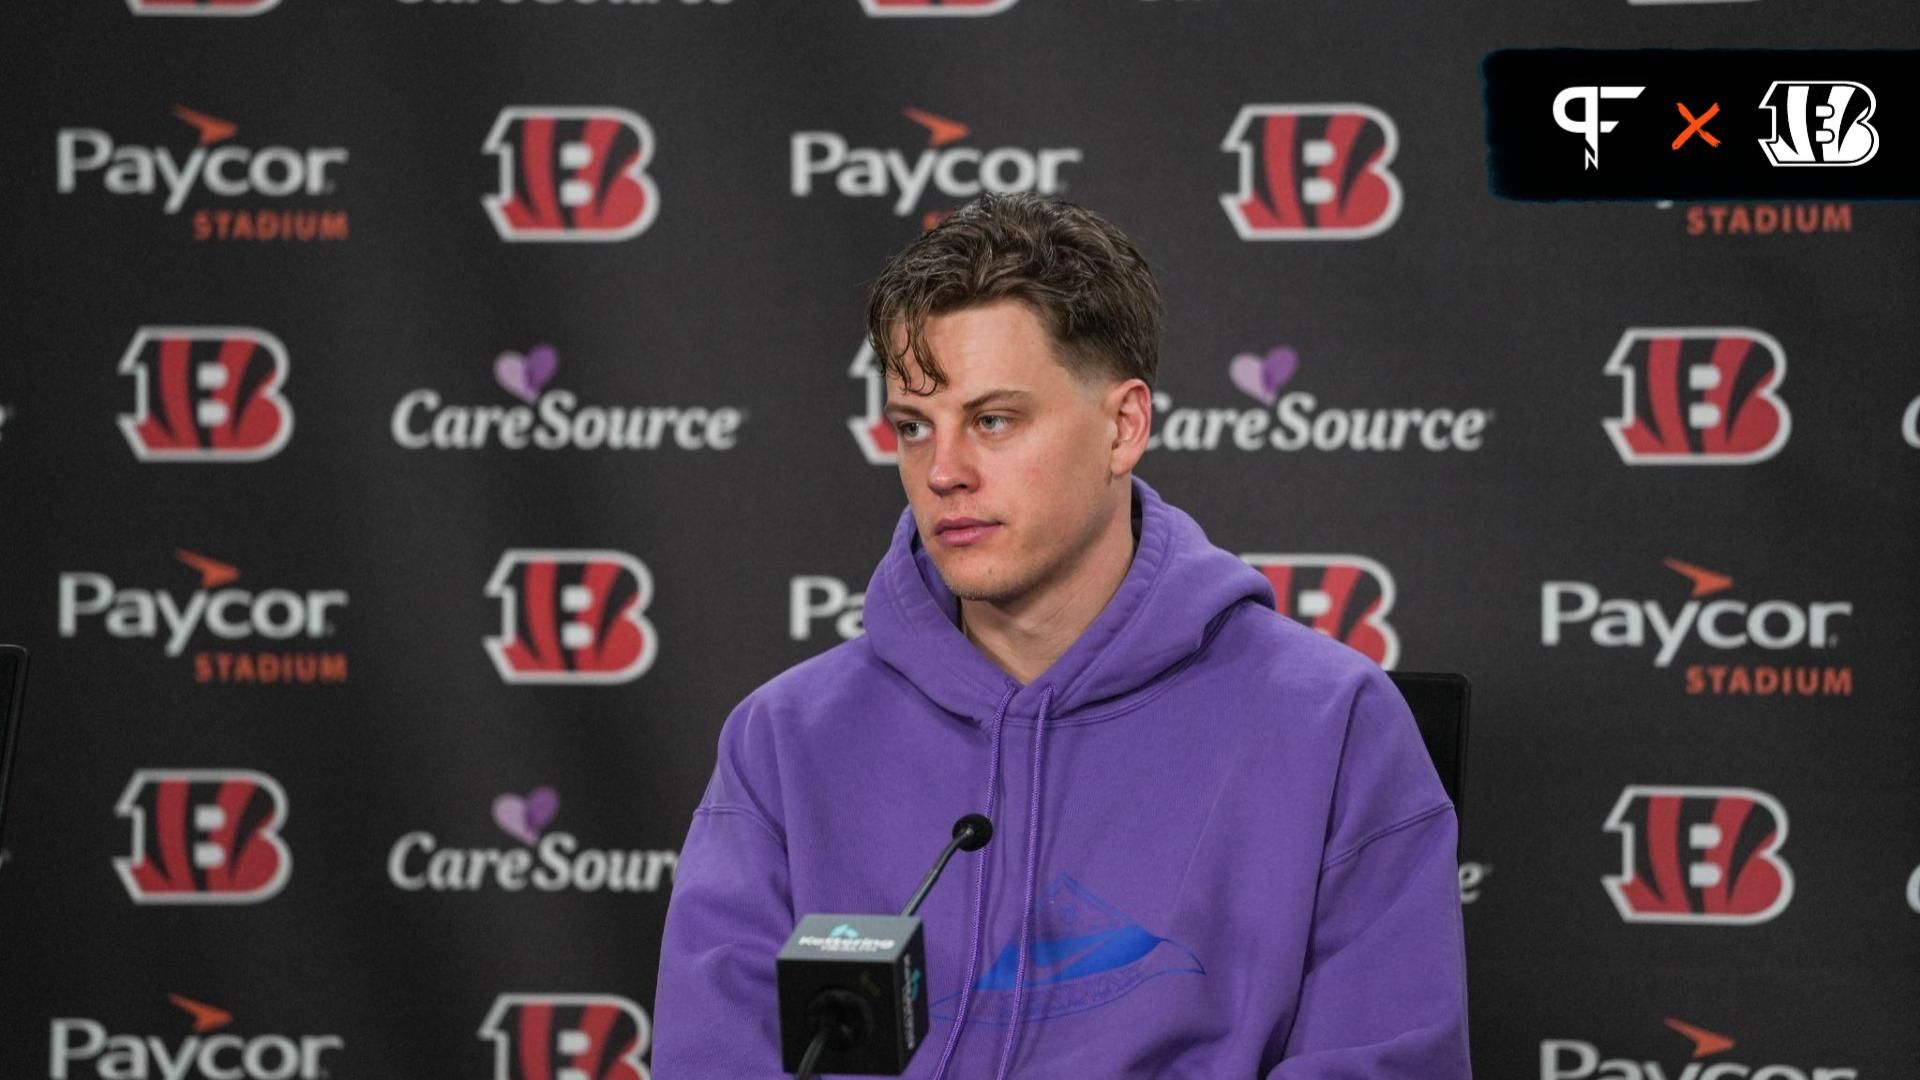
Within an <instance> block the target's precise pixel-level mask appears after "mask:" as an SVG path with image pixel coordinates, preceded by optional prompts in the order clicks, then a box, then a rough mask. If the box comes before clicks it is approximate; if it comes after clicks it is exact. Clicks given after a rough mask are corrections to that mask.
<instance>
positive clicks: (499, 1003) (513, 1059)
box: [480, 994, 653, 1080]
mask: <svg viewBox="0 0 1920 1080" xmlns="http://www.w3.org/2000/svg"><path fill="white" fill-rule="evenodd" d="M652 1035H653V1029H652V1025H651V1024H650V1023H649V1021H648V1020H647V1014H646V1012H645V1010H643V1009H641V1008H640V1006H638V1005H635V1004H634V1003H633V1002H631V1001H629V1000H627V999H626V998H623V997H618V996H615V995H613V994H501V995H500V996H499V997H497V998H495V999H494V1002H493V1009H492V1010H491V1011H490V1012H488V1013H487V1019H486V1022H485V1023H483V1024H481V1025H480V1037H481V1038H483V1039H492V1040H493V1043H494V1074H493V1075H494V1080H648V1074H647V1067H646V1066H645V1065H643V1064H641V1062H640V1055H641V1054H644V1053H646V1051H647V1044H648V1042H649V1041H650V1040H651V1038H652Z"/></svg>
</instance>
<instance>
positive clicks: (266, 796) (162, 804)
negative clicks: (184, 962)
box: [113, 769, 293, 904]
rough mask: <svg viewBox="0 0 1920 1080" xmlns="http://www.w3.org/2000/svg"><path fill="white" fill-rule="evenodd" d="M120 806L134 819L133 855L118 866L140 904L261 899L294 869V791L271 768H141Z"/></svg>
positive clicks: (281, 884) (117, 808)
mask: <svg viewBox="0 0 1920 1080" xmlns="http://www.w3.org/2000/svg"><path fill="white" fill-rule="evenodd" d="M114 811H115V812H116V813H117V814H118V815H119V816H121V817H124V818H130V819H131V820H132V821H133V853H132V854H131V855H128V856H126V857H123V858H122V857H116V858H115V859H114V860H113V868H114V869H115V870H117V871H119V873H120V880H121V882H122V883H123V884H125V885H126V887H127V895H129V896H131V897H133V901H134V903H136V904H254V903H259V902H260V901H262V900H265V899H267V898H269V897H271V896H273V895H275V894H277V893H278V892H279V891H280V890H281V889H282V888H284V887H285V886H286V884H287V876H288V875H289V874H291V873H292V872H293V855H292V853H290V852H289V851H288V850H287V845H286V843H285V842H284V841H283V840H281V839H280V832H279V830H280V827H281V826H282V825H284V824H286V820H287V796H286V793H285V792H283V791H282V790H280V785H279V784H278V783H276V782H275V781H274V779H273V778H272V777H271V776H268V775H266V774H265V773H259V772H253V771H251V770H246V769H141V770H139V771H138V772H136V773H134V774H133V779H132V780H131V781H130V782H128V784H127V789H126V790H125V791H124V792H122V793H121V795H120V802H119V804H118V805H116V806H115V807H114Z"/></svg>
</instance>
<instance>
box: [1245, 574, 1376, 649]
mask: <svg viewBox="0 0 1920 1080" xmlns="http://www.w3.org/2000/svg"><path fill="white" fill-rule="evenodd" d="M1240 558H1241V559H1242V560H1244V561H1245V562H1246V563H1247V565H1249V566H1251V567H1253V568H1254V569H1255V570H1258V571H1260V573H1261V575H1262V576H1263V577H1265V578H1266V579H1267V581H1268V582H1269V583H1270V584H1271V585H1272V586H1273V598H1274V607H1275V608H1276V609H1278V610H1279V612H1280V614H1282V615H1285V616H1287V617H1288V618H1290V619H1293V620H1295V621H1296V622H1300V623H1304V624H1305V625H1307V626H1309V627H1311V628H1313V629H1315V630H1318V631H1320V632H1321V633H1322V634H1325V635H1327V636H1328V637H1330V638H1332V639H1333V640H1335V641H1338V642H1340V643H1341V644H1343V645H1346V646H1348V647H1350V648H1353V649H1356V650H1358V651H1359V652H1360V653H1361V655H1363V656H1365V657H1366V658H1367V659H1369V660H1372V661H1373V662H1374V663H1376V664H1379V665H1380V666H1381V667H1383V668H1387V669H1389V670H1391V669H1392V668H1393V665H1394V664H1395V663H1397V662H1399V659H1400V635H1399V634H1397V633H1395V632H1394V629H1393V627H1392V626H1390V625H1388V623H1387V621H1386V615H1387V613H1388V612H1390V611H1392V610H1393V575H1392V574H1390V573H1388V572H1387V568H1386V567H1384V566H1382V565H1380V564H1379V563H1377V562H1375V561H1374V560H1372V559H1369V558H1367V557H1366V556H1364V555H1241V556H1240Z"/></svg>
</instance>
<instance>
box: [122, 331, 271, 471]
mask: <svg viewBox="0 0 1920 1080" xmlns="http://www.w3.org/2000/svg"><path fill="white" fill-rule="evenodd" d="M120 374H122V375H131V376H133V378H134V404H133V412H131V413H125V414H122V415H121V416H120V431H121V432H122V433H123V434H125V435H126V437H127V444H128V445H129V446H131V447H133V456H135V457H137V458H139V459H140V460H141V461H201V462H225V461H260V460H263V459H265V458H270V457H272V456H273V455H275V454H277V453H279V452H280V448H281V447H283V446H285V445H287V440H288V439H289V438H290V437H292V435H293V408H292V406H290V405H288V404H287V399H286V398H284V397H282V396H281V394H280V388H281V387H282V386H284V385H285V384H286V381H287V348H286V346H284V345H282V344H280V339H279V338H276V337H274V336H273V335H272V334H269V333H267V332H266V331H264V330H256V329H253V328H251V327H243V326H143V327H141V328H140V330H139V332H138V333H136V334H134V335H133V343H132V344H131V345H128V346H127V351H126V354H125V355H124V356H122V357H121V358H120Z"/></svg>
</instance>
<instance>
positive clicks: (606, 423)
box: [389, 345, 747, 450]
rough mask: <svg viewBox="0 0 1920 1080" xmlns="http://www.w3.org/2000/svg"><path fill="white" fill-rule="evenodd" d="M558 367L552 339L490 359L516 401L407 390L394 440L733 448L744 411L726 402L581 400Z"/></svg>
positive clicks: (438, 444) (434, 446) (480, 445)
mask: <svg viewBox="0 0 1920 1080" xmlns="http://www.w3.org/2000/svg"><path fill="white" fill-rule="evenodd" d="M559 371H560V353H559V351H558V350H557V349H555V348H554V347H553V346H552V345H536V346H534V347H533V348H530V349H528V350H527V351H526V352H524V353H523V352H517V351H508V352H503V353H501V354H500V355H499V356H497V357H495V358H494V361H493V378H494V382H495V383H497V384H498V385H499V387H500V389H501V390H504V391H506V393H507V394H509V395H511V396H512V397H514V398H517V399H518V400H519V401H520V402H521V404H517V405H453V404H445V403H443V399H442V397H441V395H440V392H439V391H438V390H431V389H420V390H413V391H409V392H408V393H407V394H406V395H405V396H404V397H402V398H401V399H400V403H399V404H398V405H395V406H394V409H393V418H392V421H391V423H390V425H389V427H390V430H391V431H392V433H393V441H394V442H396V443H398V444H400V445H401V446H402V447H404V448H406V449H408V450H484V449H487V448H489V447H493V446H498V447H500V448H502V449H506V450H525V449H526V448H528V447H530V446H531V447H534V448H536V449H540V450H569V449H573V450H662V449H671V448H674V447H678V448H679V449H682V450H731V449H733V447H734V445H735V443H736V440H737V439H738V437H739V432H740V425H741V424H742V423H743V422H745V420H746V415H747V414H746V410H744V409H737V408H733V407H731V406H726V407H720V408H708V407H706V406H701V405H694V406H691V407H685V408H683V407H680V406H677V405H582V404H581V403H580V399H579V397H578V396H577V395H575V394H574V393H573V392H572V391H571V390H562V389H557V388H556V389H549V388H548V383H550V382H552V381H553V379H554V377H555V376H556V375H557V374H558V373H559Z"/></svg>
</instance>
